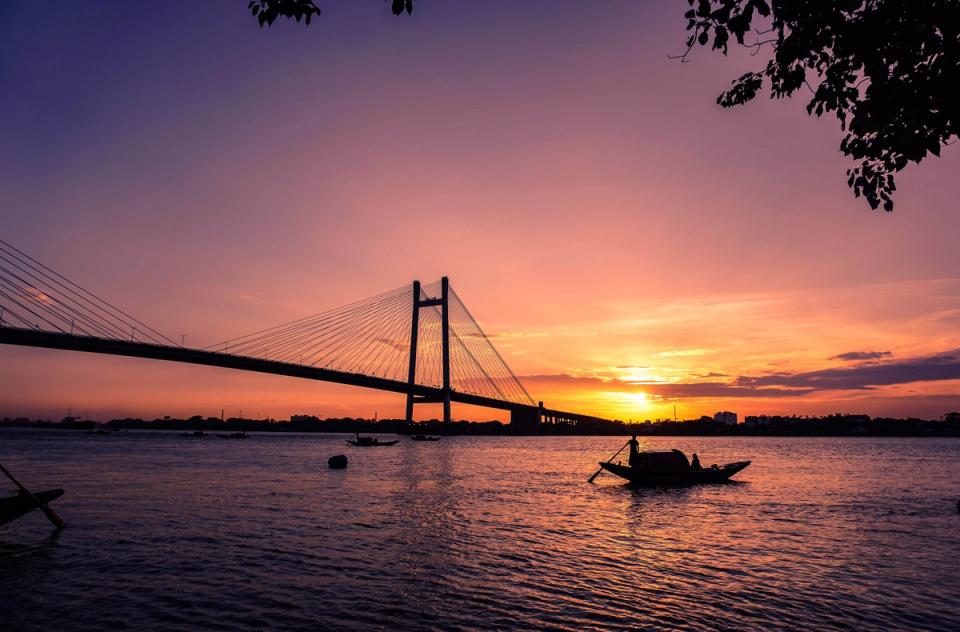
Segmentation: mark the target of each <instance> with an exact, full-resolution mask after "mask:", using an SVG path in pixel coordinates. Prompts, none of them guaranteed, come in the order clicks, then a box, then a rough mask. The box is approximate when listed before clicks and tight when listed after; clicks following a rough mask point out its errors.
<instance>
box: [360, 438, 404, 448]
mask: <svg viewBox="0 0 960 632" xmlns="http://www.w3.org/2000/svg"><path fill="white" fill-rule="evenodd" d="M347 443H348V444H349V445H352V446H356V447H358V448H376V447H386V446H390V445H397V443H399V441H381V440H380V439H377V438H376V437H361V436H360V435H357V438H356V439H347Z"/></svg>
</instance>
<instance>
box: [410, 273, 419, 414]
mask: <svg viewBox="0 0 960 632" xmlns="http://www.w3.org/2000/svg"><path fill="white" fill-rule="evenodd" d="M419 335H420V281H414V282H413V318H412V326H411V328H410V370H409V372H408V373H407V384H408V385H409V386H410V390H409V391H407V423H408V424H412V423H413V385H414V384H416V382H417V338H418V336H419Z"/></svg>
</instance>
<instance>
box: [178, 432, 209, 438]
mask: <svg viewBox="0 0 960 632" xmlns="http://www.w3.org/2000/svg"><path fill="white" fill-rule="evenodd" d="M180 436H181V437H206V436H207V433H206V432H204V431H203V430H194V431H193V432H181V433H180Z"/></svg>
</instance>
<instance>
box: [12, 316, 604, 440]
mask: <svg viewBox="0 0 960 632" xmlns="http://www.w3.org/2000/svg"><path fill="white" fill-rule="evenodd" d="M0 344H8V345H18V346H22V347H40V348H44V349H64V350H68V351H84V352H88V353H100V354H106V355H117V356H128V357H132V358H149V359H152V360H166V361H169V362H182V363H186V364H200V365H204V366H216V367H223V368H227V369H237V370H240V371H255V372H257V373H269V374H272V375H286V376H289V377H299V378H304V379H308V380H320V381H323V382H334V383H337V384H349V385H350V386H363V387H366V388H375V389H379V390H382V391H390V392H393V393H402V394H407V393H409V392H411V391H412V392H413V394H414V396H416V397H418V398H419V399H418V401H422V402H441V401H443V389H441V388H438V387H433V386H422V385H419V384H414V385H412V386H411V385H410V384H408V383H407V382H400V381H398V380H391V379H387V378H382V377H375V376H369V375H362V374H358V373H346V372H343V371H335V370H332V369H323V368H318V367H314V366H305V365H300V364H291V363H287V362H277V361H274V360H262V359H258V358H251V357H248V356H239V355H232V354H229V353H222V352H219V351H205V350H202V349H191V348H189V347H176V346H167V345H158V344H152V343H146V342H138V341H135V340H115V339H111V338H98V337H95V336H79V335H75V334H66V333H60V332H48V331H42V330H36V329H23V328H19V327H9V326H0ZM450 400H451V401H454V402H459V403H461V404H470V405H473V406H483V407H486V408H495V409H498V410H508V411H510V413H511V424H514V425H515V426H517V427H518V429H519V428H520V427H523V428H525V429H533V428H535V427H536V426H537V425H539V423H540V420H541V418H542V417H543V416H547V418H549V419H554V420H565V421H572V422H576V421H578V420H588V419H596V418H595V417H589V416H586V415H577V414H574V413H564V412H561V411H555V410H547V409H544V408H543V407H542V405H541V406H539V407H538V406H529V405H525V404H516V403H513V402H506V401H502V400H498V399H493V398H490V397H483V396H480V395H472V394H470V393H461V392H458V391H455V390H454V391H451V392H450Z"/></svg>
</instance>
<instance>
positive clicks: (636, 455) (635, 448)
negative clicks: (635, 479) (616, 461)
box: [628, 435, 640, 467]
mask: <svg viewBox="0 0 960 632" xmlns="http://www.w3.org/2000/svg"><path fill="white" fill-rule="evenodd" d="M628 443H629V444H630V467H636V466H637V465H639V464H640V442H639V441H637V435H633V436H632V437H630V441H629V442H628Z"/></svg>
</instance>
